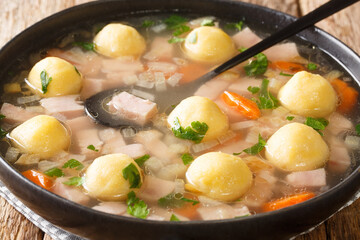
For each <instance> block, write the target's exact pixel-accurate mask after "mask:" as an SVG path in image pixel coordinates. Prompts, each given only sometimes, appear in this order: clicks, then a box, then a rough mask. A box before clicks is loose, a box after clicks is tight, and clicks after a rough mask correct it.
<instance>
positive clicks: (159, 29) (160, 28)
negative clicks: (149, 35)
mask: <svg viewBox="0 0 360 240" xmlns="http://www.w3.org/2000/svg"><path fill="white" fill-rule="evenodd" d="M165 29H166V24H165V23H161V24H158V25H155V26H153V27H151V30H152V31H154V32H156V33H159V32H162V31H164V30H165Z"/></svg>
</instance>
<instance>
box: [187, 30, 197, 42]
mask: <svg viewBox="0 0 360 240" xmlns="http://www.w3.org/2000/svg"><path fill="white" fill-rule="evenodd" d="M196 41H197V34H196V32H191V33H190V34H189V36H188V38H187V42H188V43H192V44H194V43H196Z"/></svg>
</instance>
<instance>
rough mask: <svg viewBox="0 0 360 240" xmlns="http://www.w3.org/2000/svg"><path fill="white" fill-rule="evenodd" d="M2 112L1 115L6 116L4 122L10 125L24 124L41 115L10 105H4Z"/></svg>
mask: <svg viewBox="0 0 360 240" xmlns="http://www.w3.org/2000/svg"><path fill="white" fill-rule="evenodd" d="M0 111H1V114H3V115H5V116H6V118H4V120H3V121H4V122H7V123H9V124H14V123H22V122H25V121H26V120H29V119H30V118H33V117H35V116H37V115H39V114H38V113H35V112H30V111H27V110H26V109H24V108H22V107H17V106H14V105H12V104H10V103H4V104H3V105H2V107H1V110H0Z"/></svg>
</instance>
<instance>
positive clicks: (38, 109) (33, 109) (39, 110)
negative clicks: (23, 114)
mask: <svg viewBox="0 0 360 240" xmlns="http://www.w3.org/2000/svg"><path fill="white" fill-rule="evenodd" d="M25 110H26V111H29V112H35V113H43V112H44V108H43V107H41V106H30V107H26V108H25Z"/></svg>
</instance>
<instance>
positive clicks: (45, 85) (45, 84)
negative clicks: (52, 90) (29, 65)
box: [40, 70, 52, 94]
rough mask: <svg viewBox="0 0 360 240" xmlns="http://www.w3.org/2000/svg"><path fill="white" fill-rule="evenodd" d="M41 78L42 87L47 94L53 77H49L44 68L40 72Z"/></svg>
mask: <svg viewBox="0 0 360 240" xmlns="http://www.w3.org/2000/svg"><path fill="white" fill-rule="evenodd" d="M40 79H41V87H42V88H41V90H42V92H43V93H44V94H45V93H46V92H47V88H48V86H49V84H50V82H51V81H52V77H49V75H48V74H47V72H46V71H45V70H43V71H42V72H41V73H40Z"/></svg>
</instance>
